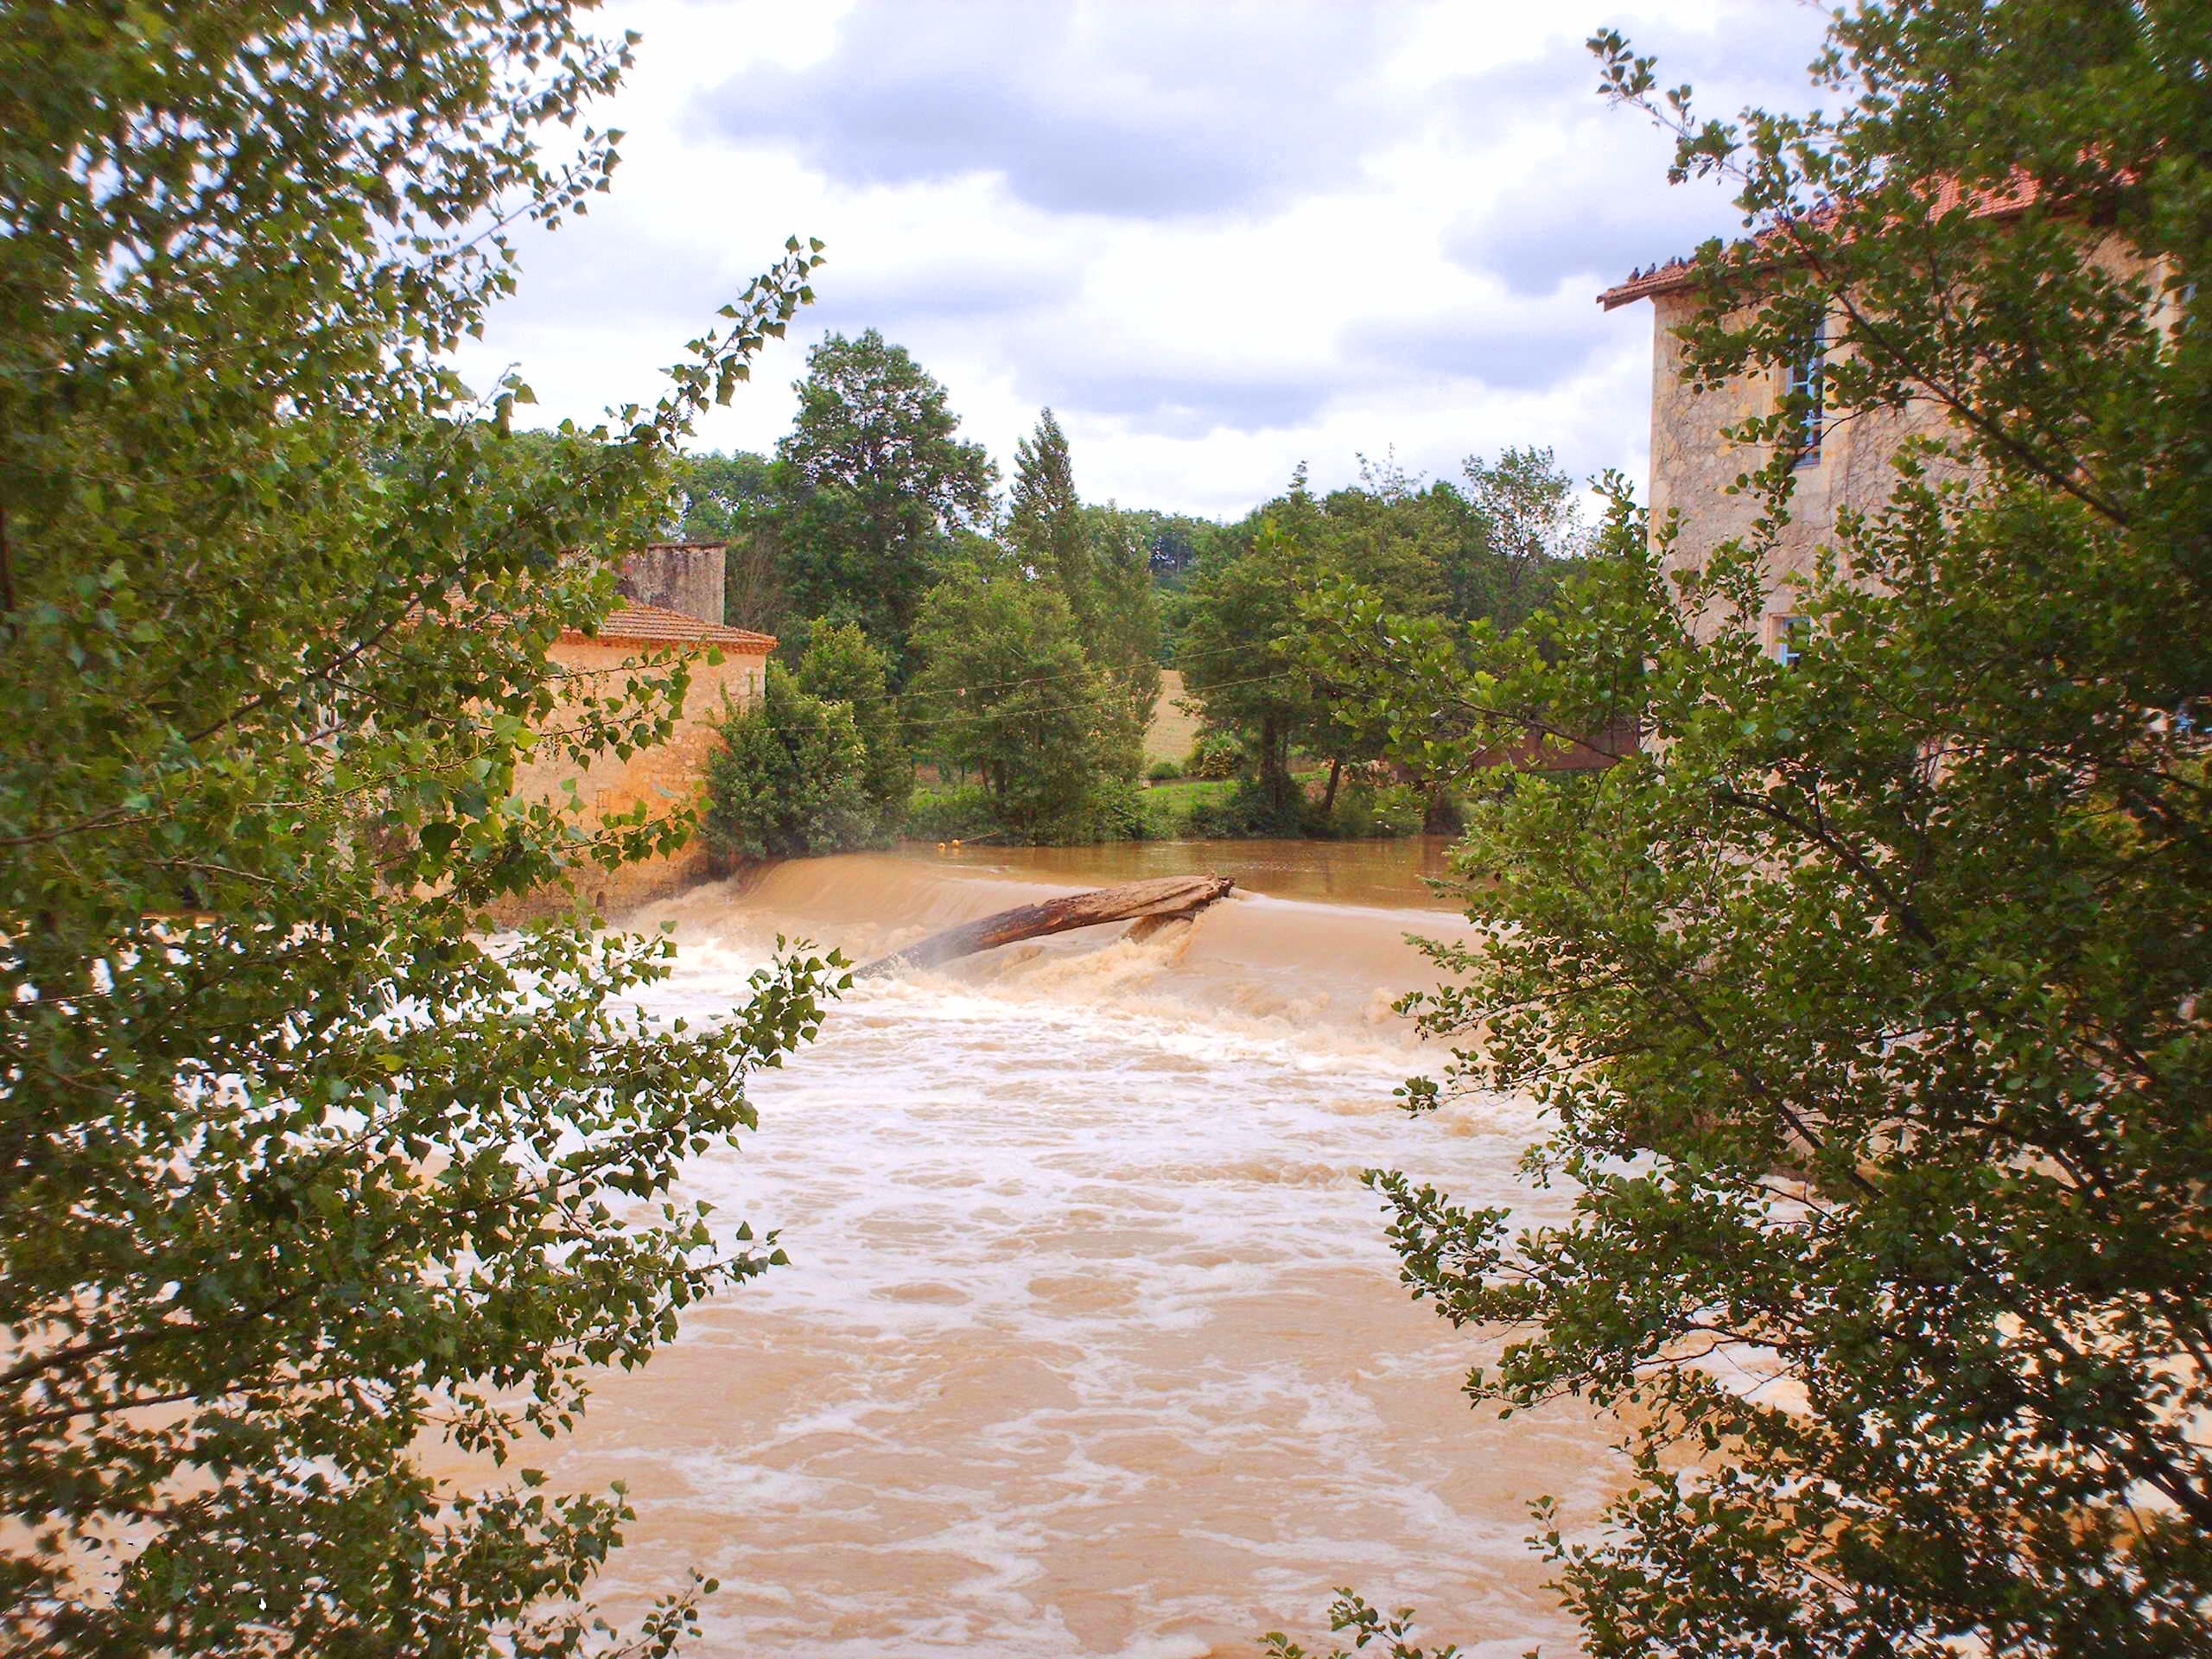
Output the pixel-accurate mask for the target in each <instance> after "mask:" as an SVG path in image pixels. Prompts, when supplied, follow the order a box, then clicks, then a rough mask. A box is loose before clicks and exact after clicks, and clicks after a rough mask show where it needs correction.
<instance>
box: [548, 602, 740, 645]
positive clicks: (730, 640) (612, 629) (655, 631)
mask: <svg viewBox="0 0 2212 1659" xmlns="http://www.w3.org/2000/svg"><path fill="white" fill-rule="evenodd" d="M585 639H608V640H621V641H624V642H627V643H636V644H639V645H726V646H728V647H729V648H730V649H731V650H733V651H744V652H768V651H773V650H774V649H775V648H776V638H775V636H774V635H773V634H769V633H755V632H753V630H752V629H750V628H731V627H725V626H722V625H721V623H719V622H702V621H701V620H699V619H698V618H697V617H696V616H686V615H684V614H683V612H681V611H671V610H669V609H667V608H665V607H663V606H659V605H624V606H622V607H620V609H618V610H614V611H610V612H609V613H607V620H605V621H603V622H601V624H600V625H599V631H598V632H596V633H593V634H584V633H582V632H578V631H577V630H575V629H574V628H564V629H563V630H562V632H561V641H562V643H563V645H575V644H578V643H580V642H582V641H583V640H585Z"/></svg>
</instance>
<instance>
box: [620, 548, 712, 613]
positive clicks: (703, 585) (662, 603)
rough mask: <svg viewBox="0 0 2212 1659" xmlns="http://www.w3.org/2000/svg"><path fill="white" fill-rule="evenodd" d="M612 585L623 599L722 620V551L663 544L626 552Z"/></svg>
mask: <svg viewBox="0 0 2212 1659" xmlns="http://www.w3.org/2000/svg"><path fill="white" fill-rule="evenodd" d="M614 585H615V587H616V588H617V589H618V590H619V591H620V593H621V594H622V596H623V597H624V598H625V599H627V600H631V601H635V602H636V603H638V604H639V605H658V606H659V607H662V608H663V609H664V610H671V611H681V612H682V613H683V614H684V615H686V616H690V617H696V618H697V619H698V620H700V621H702V622H712V623H715V624H717V625H719V624H720V623H721V621H722V620H723V619H722V550H721V548H720V547H683V546H679V545H677V544H675V543H666V544H664V545H661V546H658V547H641V548H639V550H637V551H636V552H635V553H632V554H629V555H627V556H626V557H625V558H624V559H623V561H622V568H621V569H620V571H618V572H617V573H616V575H615V578H614Z"/></svg>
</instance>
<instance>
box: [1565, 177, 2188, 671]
mask: <svg viewBox="0 0 2212 1659" xmlns="http://www.w3.org/2000/svg"><path fill="white" fill-rule="evenodd" d="M2038 199H2039V193H2038V191H2037V188H2036V186H2035V184H2034V183H2033V181H2029V180H2022V181H2020V182H2019V183H2018V184H2017V185H2015V186H2013V187H2012V188H2006V189H1997V190H1984V191H1981V192H1980V193H1979V194H1976V195H1974V196H1973V197H1971V198H1969V197H1968V196H1967V195H1966V194H1964V193H1962V192H1961V189H1960V188H1959V187H1958V186H1956V185H1955V184H1947V185H1945V186H1943V187H1942V188H1940V189H1939V190H1938V191H1936V194H1935V195H1934V198H1933V200H1932V202H1931V212H1932V213H1934V214H1936V215H1937V216H1941V215H1942V214H1943V213H1948V212H1950V211H1952V210H1954V209H1955V208H1957V207H1961V206H1964V207H1966V209H1967V214H1968V216H1969V217H1970V218H1974V219H2008V218H2012V217H2014V216H2017V215H2018V214H2020V213H2024V212H2025V211H2026V210H2027V209H2029V208H2030V207H2033V206H2035V205H2036V203H2037V200H2038ZM2091 234H2092V236H2093V238H2094V245H2093V247H2092V249H2091V251H2090V257H2091V258H2093V259H2094V260H2095V261H2096V262H2097V263H2098V264H2103V265H2105V266H2107V268H2108V269H2110V270H2113V271H2115V272H2120V273H2125V274H2130V275H2135V274H2141V273H2142V271H2143V270H2144V269H2145V262H2144V261H2143V260H2142V259H2141V258H2140V257H2139V256H2138V255H2137V254H2136V253H2135V252H2134V251H2133V249H2132V248H2130V247H2128V246H2127V245H2125V244H2124V243H2122V242H2120V241H2119V240H2118V239H2116V238H2110V237H2104V236H2098V235H2096V234H2095V233H2094V232H2092V233H2091ZM1768 249H1771V251H1772V257H1773V260H1774V261H1775V263H1776V264H1781V263H1782V262H1783V261H1786V260H1788V259H1789V258H1791V257H1793V252H1792V247H1791V244H1790V243H1789V240H1788V238H1787V237H1786V236H1785V235H1784V233H1783V232H1780V231H1768V232H1764V234H1763V235H1762V236H1760V237H1759V238H1756V239H1755V240H1754V241H1753V243H1752V244H1751V249H1750V252H1751V256H1752V257H1753V259H1754V260H1755V261H1757V260H1761V259H1764V257H1765V256H1766V252H1767V251H1768ZM1640 301H1649V302H1650V305H1651V311H1652V360H1651V475H1650V480H1649V488H1648V491H1647V493H1646V496H1645V499H1646V501H1647V502H1648V503H1649V506H1650V510H1651V517H1652V520H1653V522H1654V523H1655V524H1656V523H1657V522H1659V521H1660V520H1662V519H1663V518H1665V517H1666V515H1667V514H1668V512H1670V511H1672V510H1674V509H1677V508H1679V509H1681V512H1682V524H1683V534H1682V536H1681V539H1680V540H1679V541H1678V542H1677V543H1675V548H1674V550H1673V552H1672V554H1671V555H1670V557H1669V563H1670V565H1671V567H1672V568H1674V569H1691V568H1695V567H1696V566H1697V565H1699V564H1700V563H1702V561H1703V560H1704V559H1705V557H1706V556H1707V555H1708V554H1709V553H1710V552H1711V551H1712V550H1713V549H1714V548H1715V547H1717V546H1719V544H1720V543H1723V542H1726V541H1730V540H1732V539H1734V538H1736V537H1745V536H1748V535H1749V534H1750V533H1751V526H1752V524H1753V521H1754V520H1756V519H1758V518H1761V517H1762V516H1764V512H1765V504H1764V502H1763V501H1762V500H1761V499H1759V497H1758V495H1757V494H1756V493H1752V492H1751V491H1747V490H1746V491H1736V492H1735V493H1731V492H1732V489H1733V486H1735V484H1736V481H1737V480H1738V478H1740V477H1742V476H1744V475H1745V474H1749V473H1752V472H1756V471H1757V470H1758V468H1760V467H1763V466H1764V465H1765V464H1766V463H1767V461H1768V460H1769V459H1770V454H1769V453H1768V452H1767V451H1765V450H1764V449H1762V448H1752V447H1751V446H1747V445H1743V444H1738V443H1736V442H1732V441H1731V440H1730V439H1728V438H1726V437H1724V436H1723V435H1722V433H1723V431H1724V430H1725V429H1729V428H1732V427H1735V426H1737V425H1738V424H1740V423H1743V422H1745V421H1747V420H1750V419H1753V418H1756V417H1759V416H1770V415H1772V414H1774V413H1776V412H1777V410H1779V409H1781V408H1782V407H1783V403H1784V400H1785V399H1786V398H1788V397H1789V395H1790V394H1791V393H1792V391H1807V392H1809V393H1810V394H1811V396H1812V397H1813V398H1814V405H1813V408H1812V410H1811V412H1810V414H1809V416H1808V418H1807V420H1806V422H1805V423H1804V425H1803V426H1802V429H1800V430H1799V431H1798V432H1797V433H1796V440H1797V442H1798V444H1799V452H1798V457H1797V461H1796V480H1795V482H1796V493H1795V494H1794V495H1793V497H1792V498H1791V500H1790V505H1789V511H1790V521H1789V524H1787V525H1786V526H1785V527H1784V528H1783V532H1782V535H1781V538H1780V544H1779V545H1778V546H1777V549H1776V550H1775V552H1774V555H1773V557H1772V559H1771V560H1770V563H1769V567H1768V569H1767V572H1766V578H1767V580H1766V593H1767V598H1766V601H1765V607H1764V608H1765V616H1764V624H1763V626H1764V639H1765V645H1766V647H1767V649H1768V650H1769V651H1770V652H1773V653H1774V654H1776V655H1777V656H1778V657H1782V658H1784V660H1787V658H1788V654H1789V652H1792V651H1793V650H1795V649H1796V642H1797V640H1798V639H1800V638H1801V631H1802V626H1803V625H1802V622H1801V621H1800V620H1799V619H1798V618H1797V617H1796V615H1795V614H1794V610H1793V606H1792V601H1791V597H1790V594H1791V579H1792V578H1794V577H1798V576H1808V575H1811V574H1812V571H1813V569H1814V567H1815V563H1816V562H1817V560H1818V557H1819V556H1820V551H1821V549H1822V548H1823V547H1826V546H1828V545H1830V544H1832V543H1833V542H1834V535H1835V525H1836V521H1837V517H1838V515H1839V514H1840V512H1844V511H1845V510H1847V509H1849V510H1853V511H1858V512H1870V513H1871V512H1877V511H1878V510H1879V509H1880V508H1881V507H1882V506H1883V505H1885V503H1886V502H1887V501H1888V500H1889V499H1890V496H1891V491H1892V490H1893V489H1894V488H1895V486H1896V484H1897V474H1896V470H1895V468H1894V467H1893V466H1892V464H1891V463H1892V461H1893V459H1894V458H1895V456H1896V454H1897V448H1898V446H1899V445H1900V444H1901V443H1902V442H1904V440H1905V439H1906V438H1907V437H1909V436H1911V435H1915V434H1932V433H1936V432H1940V431H1941V430H1942V429H1943V427H1944V424H1945V423H1946V420H1947V418H1948V417H1947V416H1945V415H1944V413H1943V412H1942V410H1940V409H1939V408H1938V407H1937V406H1936V404H1933V403H1932V402H1928V401H1914V402H1910V403H1908V404H1905V405H1904V406H1903V407H1901V408H1896V409H1866V410H1854V411H1853V412H1852V414H1851V416H1850V417H1849V418H1848V419H1836V418H1834V412H1833V411H1831V410H1822V409H1821V408H1820V407H1819V403H1818V397H1819V386H1820V379H1819V373H1820V369H1821V365H1822V363H1823V361H1824V360H1825V359H1826V357H1827V351H1828V348H1829V344H1830V342H1829V338H1828V330H1827V325H1826V324H1825V322H1821V323H1817V324H1815V327H1813V328H1811V329H1810V330H1808V338H1807V340H1806V346H1805V350H1804V352H1803V353H1802V356H1800V357H1799V359H1797V360H1796V361H1793V362H1789V363H1776V364H1771V365H1768V367H1767V368H1766V369H1765V370H1764V372H1756V373H1750V374H1745V375H1741V376H1738V378H1735V379H1734V380H1732V381H1730V382H1729V383H1728V384H1726V385H1722V386H1718V387H1707V388H1704V389H1702V390H1700V389H1698V388H1696V387H1694V385H1692V384H1691V383H1690V379H1689V377H1688V374H1687V373H1686V372H1685V362H1684V355H1683V352H1682V346H1681V340H1679V339H1678V338H1677V337H1676V331H1677V330H1678V329H1680V328H1681V327H1683V326H1684V325H1685V324H1687V323H1688V321H1690V320H1691V319H1692V318H1693V317H1694V315H1696V314H1697V311H1698V308H1699V307H1700V305H1701V304H1702V303H1703V298H1702V295H1701V293H1700V286H1699V275H1698V268H1697V265H1696V264H1695V262H1694V261H1693V260H1690V259H1687V258H1675V259H1670V260H1668V261H1666V262H1664V263H1663V264H1656V265H1653V266H1651V267H1650V268H1649V269H1647V270H1635V271H1631V272H1630V274H1629V276H1628V277H1627V278H1626V279H1625V280H1624V281H1622V282H1620V283H1616V284H1615V285H1614V286H1613V287H1611V288H1609V289H1606V290H1605V292H1603V293H1602V294H1599V296H1597V302H1598V303H1599V305H1600V306H1602V307H1604V308H1605V309H1606V310H1607V311H1613V310H1617V309H1618V308H1621V307H1623V306H1627V305H1631V304H1634V303H1637V302H1640ZM1696 626H1697V629H1698V632H1700V633H1705V632H1709V631H1710V630H1713V629H1717V627H1718V626H1719V621H1718V619H1712V620H1702V619H1700V620H1698V621H1697V623H1696Z"/></svg>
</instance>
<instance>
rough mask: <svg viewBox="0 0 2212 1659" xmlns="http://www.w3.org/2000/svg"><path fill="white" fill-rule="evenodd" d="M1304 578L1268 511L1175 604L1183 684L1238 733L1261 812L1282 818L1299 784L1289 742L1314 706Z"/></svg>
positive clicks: (1296, 553)
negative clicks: (1301, 601)
mask: <svg viewBox="0 0 2212 1659" xmlns="http://www.w3.org/2000/svg"><path fill="white" fill-rule="evenodd" d="M1313 579H1314V568H1313V563H1312V561H1311V560H1310V559H1309V558H1308V557H1307V556H1306V553H1305V551H1304V550H1303V549H1301V548H1300V546H1299V545H1298V544H1297V543H1295V542H1294V541H1293V540H1292V539H1291V538H1290V537H1289V536H1288V535H1287V534H1286V533H1285V532H1284V531H1283V530H1282V529H1281V526H1280V525H1279V524H1276V523H1275V522H1274V521H1273V520H1268V521H1265V522H1263V523H1262V524H1261V525H1260V527H1259V529H1258V531H1256V532H1255V534H1254V536H1253V537H1252V539H1251V542H1250V543H1249V545H1247V546H1245V547H1243V548H1241V549H1239V550H1236V551H1235V552H1233V553H1231V554H1230V556H1227V557H1224V558H1218V559H1211V558H1210V559H1208V560H1207V561H1206V562H1205V563H1203V564H1201V565H1200V566H1199V567H1198V574H1197V575H1195V576H1194V577H1192V581H1191V584H1190V586H1189V588H1187V589H1186V590H1185V594H1184V596H1183V598H1184V602H1183V604H1182V606H1181V607H1179V615H1180V618H1181V626H1180V628H1179V646H1178V651H1177V657H1178V660H1179V662H1180V663H1181V664H1182V667H1183V684H1184V687H1185V690H1188V691H1189V692H1190V693H1191V694H1192V696H1194V697H1196V698H1197V699H1198V703H1199V706H1200V707H1201V708H1202V709H1204V710H1205V718H1206V721H1207V723H1208V724H1209V725H1211V726H1212V727H1214V728H1217V729H1219V730H1223V731H1230V732H1235V733H1236V734H1239V736H1240V737H1241V738H1243V741H1245V743H1246V747H1248V748H1249V751H1250V753H1251V755H1252V759H1253V761H1254V764H1255V768H1256V771H1257V777H1258V784H1259V789H1260V793H1261V796H1262V800H1263V801H1264V803H1265V805H1266V807H1267V810H1268V813H1269V814H1270V815H1271V816H1272V817H1274V818H1276V819H1278V820H1282V821H1284V822H1286V823H1287V821H1288V820H1289V818H1290V817H1293V816H1294V803H1295V800H1296V797H1297V793H1298V786H1297V784H1296V781H1295V780H1294V779H1293V778H1292V776H1291V770H1290V753H1291V746H1292V745H1293V744H1294V742H1296V741H1297V740H1298V739H1299V737H1300V735H1301V734H1304V733H1305V732H1306V729H1307V728H1309V727H1310V726H1311V725H1312V724H1313V721H1314V719H1315V717H1316V716H1317V715H1318V714H1319V702H1318V699H1317V698H1316V696H1315V694H1314V689H1313V676H1312V675H1311V674H1310V673H1309V672H1307V671H1306V669H1305V667H1304V664H1303V660H1302V657H1301V654H1300V636H1301V635H1302V634H1303V633H1304V632H1305V626H1306V624H1305V618H1304V617H1303V616H1302V615H1301V614H1300V611H1299V606H1298V595H1299V593H1300V588H1303V587H1306V586H1307V585H1308V584H1310V583H1311V582H1313Z"/></svg>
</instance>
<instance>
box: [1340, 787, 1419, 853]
mask: <svg viewBox="0 0 2212 1659" xmlns="http://www.w3.org/2000/svg"><path fill="white" fill-rule="evenodd" d="M1427 810H1428V809H1427V802H1426V801H1425V800H1424V799H1423V798H1422V795H1421V791H1419V790H1418V789H1415V788H1414V786H1413V785H1411V784H1382V785H1375V784H1367V783H1355V784H1352V785H1350V786H1349V787H1348V788H1346V789H1345V790H1344V793H1343V794H1342V795H1341V796H1339V797H1338V800H1337V804H1336V808H1335V810H1333V811H1332V812H1331V813H1330V814H1329V815H1328V817H1327V818H1326V819H1325V821H1324V822H1323V823H1322V824H1321V825H1320V827H1319V831H1318V833H1319V834H1322V835H1325V836H1331V837H1332V838H1334V839H1336V840H1339V841H1362V840H1371V839H1375V838H1377V837H1395V836H1417V835H1419V834H1420V833H1421V828H1422V825H1423V823H1425V822H1426V820H1427Z"/></svg>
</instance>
